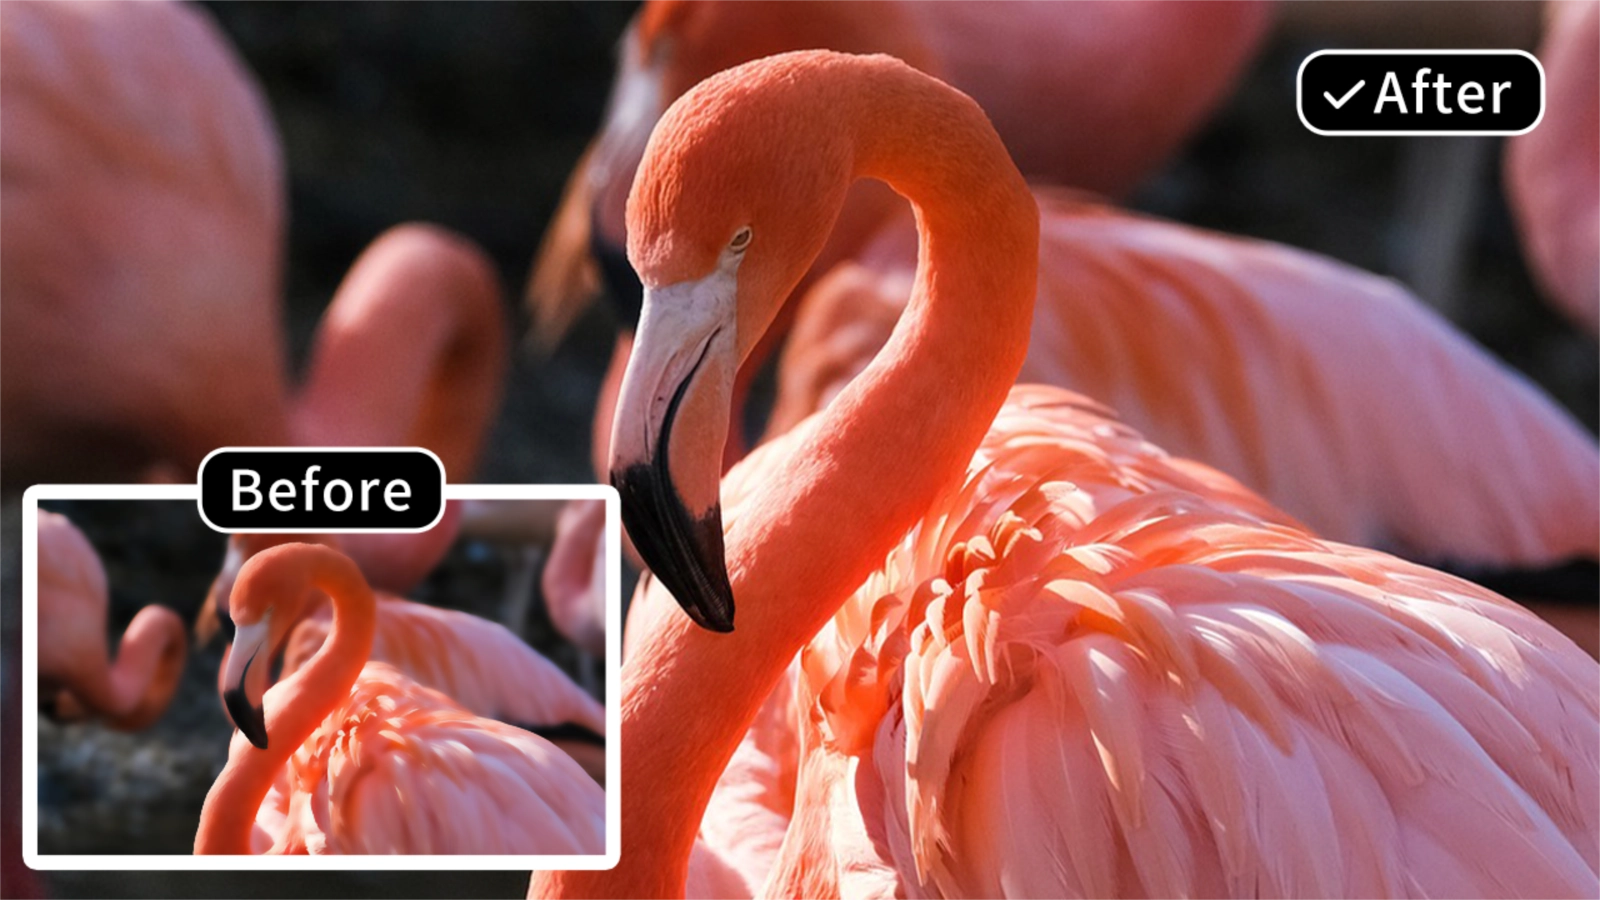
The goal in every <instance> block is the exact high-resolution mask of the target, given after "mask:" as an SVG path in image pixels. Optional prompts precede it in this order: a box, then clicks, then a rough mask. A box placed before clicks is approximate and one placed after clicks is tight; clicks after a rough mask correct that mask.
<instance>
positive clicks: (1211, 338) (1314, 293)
mask: <svg viewBox="0 0 1600 900" xmlns="http://www.w3.org/2000/svg"><path fill="white" fill-rule="evenodd" d="M1036 196H1037V198H1038V201H1039V208H1040V213H1041V244H1040V254H1039V259H1040V267H1039V282H1038V302H1037V304H1036V305H1035V308H1034V319H1033V327H1032V335H1031V338H1030V343H1029V347H1028V356H1027V360H1026V362H1025V363H1024V365H1023V368H1022V372H1021V374H1020V375H1019V381H1021V382H1024V383H1039V384H1056V385H1060V386H1063V387H1067V388H1071V389H1073V390H1076V391H1081V392H1084V393H1086V394H1088V395H1090V396H1093V397H1095V398H1097V399H1098V400H1100V401H1101V402H1103V403H1105V404H1107V405H1109V406H1110V407H1112V408H1113V409H1115V410H1117V412H1118V414H1119V417H1120V418H1121V419H1122V420H1123V421H1125V422H1127V423H1128V424H1130V425H1133V426H1134V427H1136V428H1138V429H1140V430H1141V431H1142V432H1143V433H1145V434H1148V435H1149V436H1150V437H1151V439H1152V440H1153V441H1155V442H1156V443H1157V444H1159V445H1160V446H1162V447H1163V448H1165V449H1167V450H1169V451H1171V452H1173V453H1175V454H1179V455H1182V456H1186V457H1190V458H1193V459H1196V460H1200V461H1203V462H1205V463H1207V464H1209V465H1212V466H1215V467H1216V468H1219V469H1221V470H1223V471H1225V472H1228V473H1229V474H1231V475H1233V476H1235V477H1237V478H1239V479H1240V480H1242V481H1243V482H1244V483H1246V484H1248V485H1249V486H1250V487H1251V488H1253V489H1255V490H1256V491H1258V492H1260V493H1261V494H1263V495H1265V496H1266V497H1268V498H1270V499H1271V500H1272V501H1273V502H1274V503H1275V504H1277V505H1278V506H1279V507H1280V508H1282V509H1283V510H1285V511H1286V512H1288V513H1290V514H1292V515H1294V516H1296V517H1297V518H1299V519H1300V520H1301V521H1303V522H1305V523H1306V524H1307V525H1309V526H1310V527H1311V528H1312V530H1313V531H1315V532H1316V533H1317V534H1320V535H1323V536H1326V537H1329V538H1333V539H1335V540H1339V541H1345V542H1349V543H1356V544H1363V545H1368V546H1376V547H1381V548H1384V549H1387V550H1390V551H1393V552H1396V553H1400V554H1402V555H1405V556H1408V557H1410V558H1414V559H1424V560H1430V561H1439V562H1454V563H1458V564H1461V563H1465V564H1474V565H1488V566H1539V565H1551V564H1555V563H1560V562H1562V561H1565V560H1567V559H1569V558H1580V559H1594V558H1596V556H1597V555H1600V508H1597V507H1596V506H1595V504H1594V503H1593V502H1592V498H1593V497H1594V496H1596V495H1600V451H1597V449H1596V447H1595V443H1594V440H1593V438H1591V437H1590V436H1589V435H1588V434H1587V433H1585V432H1584V430H1583V428H1582V427H1581V426H1580V425H1579V424H1578V423H1577V422H1576V421H1575V420H1573V418H1572V417H1571V416H1570V415H1569V414H1567V413H1566V412H1564V411H1563V410H1561V409H1560V408H1559V407H1557V406H1556V405H1555V404H1554V403H1553V402H1552V401H1551V400H1550V399H1549V398H1548V397H1546V396H1545V395H1544V394H1543V393H1542V392H1540V391H1539V390H1538V389H1537V388H1536V387H1535V386H1533V385H1532V384H1531V383H1529V382H1528V381H1527V379H1526V378H1524V377H1523V376H1522V375H1520V374H1519V373H1517V372H1515V371H1513V370H1511V369H1509V368H1508V367H1506V366H1505V365H1504V364H1502V363H1499V362H1497V361H1495V360H1494V359H1493V358H1491V357H1490V356H1489V355H1488V354H1487V353H1486V352H1484V351H1483V350H1482V349H1481V348H1479V347H1477V346H1476V345H1474V344H1473V343H1471V341H1469V340H1468V339H1467V338H1465V337H1464V336H1462V335H1461V334H1460V333H1459V332H1457V331H1456V330H1455V329H1453V328H1452V327H1451V326H1450V325H1449V324H1448V323H1446V322H1444V321H1443V320H1442V319H1440V318H1438V317H1437V316H1436V315H1434V314H1432V313H1431V312H1430V311H1429V310H1427V309H1426V308H1425V307H1424V305H1423V304H1421V303H1420V302H1419V301H1417V300H1416V298H1415V297H1412V296H1411V295H1410V294H1409V293H1408V292H1407V291H1406V290H1405V289H1404V288H1402V287H1401V286H1400V285H1398V284H1397V283H1395V282H1393V281H1389V280H1387V279H1383V278H1379V277H1377V276H1374V275H1370V274H1367V273H1365V272H1361V271H1359V270H1357V269H1354V268H1351V267H1349V266H1345V265H1341V264H1339V263H1337V262H1334V261H1332V260H1328V259H1325V258H1322V257H1319V256H1316V255H1314V254H1311V253H1306V252H1304V251H1300V250H1295V249H1293V248H1290V247H1285V246H1282V245H1278V244H1271V243H1268V242H1264V241H1253V240H1246V239H1241V238H1233V237H1227V236H1224V235H1219V234H1212V233H1208V232H1204V231H1200V230H1197V229H1193V228H1187V227H1185V226H1181V225H1177V224H1172V223H1167V222H1162V221H1159V220H1156V219H1150V218H1146V217H1143V216H1136V215H1131V214H1126V213H1120V212H1116V211H1113V210H1110V209H1106V208H1103V207H1099V206H1096V205H1093V204H1088V203H1084V202H1081V201H1078V200H1075V199H1073V198H1071V197H1068V196H1065V195H1062V194H1060V193H1053V192H1049V191H1043V192H1036ZM914 236H915V231H914V229H913V228H912V227H911V224H910V222H909V217H905V220H904V221H899V222H895V223H893V224H892V225H891V226H889V227H886V228H885V229H884V230H883V231H882V232H881V233H880V235H879V236H878V238H877V239H876V240H875V241H874V242H873V243H872V244H870V245H869V246H868V248H867V250H866V251H865V252H863V254H862V255H861V256H860V258H858V259H857V260H854V261H851V262H849V263H845V264H842V265H841V266H838V267H836V268H835V269H834V270H832V271H830V272H829V273H828V274H827V275H825V276H824V277H823V278H822V279H821V280H819V282H818V283H817V284H816V286H815V287H814V288H813V289H812V290H811V291H810V292H809V293H808V294H807V295H806V296H805V297H804V299H803V302H802V304H801V307H800V312H799V314H798V316H797V318H796V321H795V326H794V331H793V333H792V335H791V338H790V341H789V343H788V345H787V346H786V347H785V349H784V354H783V357H782V360H781V362H780V368H779V374H778V390H777V400H776V402H775V404H774V409H773V415H772V420H771V422H770V423H769V433H771V434H781V433H782V432H784V431H785V430H787V429H789V428H791V427H793V426H794V425H795V424H796V423H797V422H799V421H800V420H801V419H803V418H804V417H805V416H807V415H810V414H811V413H813V412H815V411H816V410H818V409H820V408H821V407H822V406H823V405H825V404H826V403H827V402H829V401H830V400H832V398H833V397H834V396H835V395H836V394H837V393H838V392H839V391H840V390H841V389H842V388H843V387H844V385H845V384H847V383H848V382H849V381H850V380H851V379H852V378H854V377H855V376H856V375H857V374H859V373H860V372H861V371H862V370H863V369H865V368H866V366H867V364H868V363H869V362H871V360H872V358H873V357H874V356H875V355H876V354H877V352H878V351H879V350H880V349H881V348H882V347H883V346H884V344H885V343H887V342H888V339H889V336H890V334H891V332H892V331H893V329H894V326H895V323H896V321H897V320H898V319H899V317H900V314H901V312H902V310H903V309H904V308H905V305H906V302H907V300H908V299H909V298H910V296H911V287H912V273H913V271H914V269H915V267H916V244H915V241H914ZM1400 385H1404V386H1405V388H1404V389H1403V390H1402V389H1399V386H1400Z"/></svg>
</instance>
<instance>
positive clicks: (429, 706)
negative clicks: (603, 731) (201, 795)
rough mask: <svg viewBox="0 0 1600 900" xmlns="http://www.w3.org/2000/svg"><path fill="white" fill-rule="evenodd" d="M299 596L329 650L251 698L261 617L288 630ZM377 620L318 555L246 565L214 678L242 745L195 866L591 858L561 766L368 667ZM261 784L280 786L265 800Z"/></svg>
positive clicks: (205, 823) (598, 816)
mask: <svg viewBox="0 0 1600 900" xmlns="http://www.w3.org/2000/svg"><path fill="white" fill-rule="evenodd" d="M312 592H322V593H324V594H326V595H327V596H328V597H329V599H330V601H331V604H332V609H333V618H332V621H331V623H330V627H329V630H328V633H327V640H326V641H325V642H323V643H322V644H321V645H320V647H319V649H318V650H317V652H316V654H315V655H314V656H313V657H312V658H311V659H310V660H308V661H307V662H306V664H305V666H304V667H303V668H302V669H300V670H298V671H297V672H296V673H294V674H291V675H289V676H288V677H287V678H286V679H285V680H284V681H283V682H281V683H280V684H278V685H277V686H275V687H273V688H272V689H271V690H266V691H265V696H263V689H264V683H265V671H266V668H265V666H262V667H258V668H255V672H256V673H258V674H255V675H253V676H251V677H248V678H247V677H246V676H247V674H249V673H250V671H251V669H252V660H255V659H256V658H257V657H258V655H261V654H266V653H270V652H271V643H272V638H273V632H274V630H275V624H276V623H274V622H273V620H272V615H273V613H275V612H278V611H282V612H285V613H288V614H289V616H290V618H291V619H292V618H293V611H292V610H291V609H289V608H288V607H290V606H293V605H294V604H298V603H301V602H303V598H304V597H306V596H307V595H308V594H309V593H312ZM377 608H378V606H377V601H376V599H375V598H374V596H373V593H372V590H371V589H370V588H369V587H368V586H367V584H366V581H365V579H363V578H362V577H361V572H360V569H359V568H357V566H356V565H355V564H354V563H353V562H351V560H350V559H349V557H346V556H344V555H343V554H341V553H339V552H338V551H336V550H333V549H331V548H328V547H324V546H319V545H315V544H286V545H282V546H278V547H273V548H270V549H267V550H264V551H262V552H261V553H259V554H258V555H256V556H255V557H253V558H252V559H251V560H250V561H249V562H247V563H246V564H245V566H244V567H243V569H242V570H241V571H240V573H239V580H238V583H237V590H236V591H235V592H234V596H233V610H234V614H235V616H236V621H237V624H238V630H237V648H238V652H236V653H235V654H233V655H232V656H231V657H230V662H229V663H228V665H227V666H226V668H225V670H224V671H225V678H226V679H227V682H228V684H229V686H230V689H229V692H228V709H229V713H230V715H231V716H232V717H233V719H234V721H235V723H236V724H238V726H239V729H240V731H239V733H238V734H237V735H236V736H235V738H234V741H233V745H232V747H231V748H230V751H229V759H228V766H227V767H226V768H225V769H223V771H222V774H221V775H219V776H218V777H217V782H216V784H215V786H214V787H213V788H212V791H211V793H210V794H209V795H208V796H207V797H206V804H205V808H204V810H203V811H202V812H201V815H200V828H199V831H198V832H197V833H196V835H195V852H196V853H250V852H255V853H261V852H271V853H295V852H309V853H405V854H417V853H489V854H503V853H525V854H531V853H600V852H603V850H604V844H605V838H604V834H605V813H604V795H603V794H602V793H601V791H600V788H599V787H598V786H597V785H596V784H595V783H594V782H593V781H591V780H590V779H589V777H588V776H587V775H585V774H584V772H583V770H582V769H580V768H579V767H578V765H577V764H576V763H574V762H573V761H572V760H571V758H569V757H568V756H567V755H566V754H564V753H562V752H561V751H559V750H557V749H556V748H555V747H553V746H552V745H550V744H549V743H548V742H546V741H544V740H543V739H542V738H539V737H538V736H536V735H533V734H531V733H529V732H526V731H524V730H522V729H519V728H513V727H511V726H507V725H503V724H501V723H499V722H495V721H493V720H489V719H480V718H477V717H475V716H473V715H472V714H471V713H469V712H468V711H467V710H465V709H463V708H462V707H460V706H458V705H457V704H455V703H454V702H452V701H451V700H450V699H449V698H448V697H446V696H445V695H443V694H441V693H439V692H437V691H432V690H428V689H426V688H423V687H421V686H420V685H417V684H416V683H415V682H412V681H411V680H410V679H408V678H406V677H405V676H404V675H402V674H401V673H400V672H399V671H398V670H396V669H394V668H392V667H390V666H387V665H384V664H381V663H374V664H369V663H367V657H368V654H369V652H370V650H371V648H372V645H373V640H374V634H375V631H376V628H377V619H378V615H377ZM530 687H531V686H530ZM400 760H406V762H401V761H400ZM274 782H281V783H282V784H284V785H286V790H285V791H284V792H283V793H281V794H280V795H279V796H278V797H276V798H275V797H271V796H269V793H270V792H271V790H272V787H273V785H274ZM280 801H281V803H280ZM264 805H265V807H266V808H265V809H263V806H264ZM262 821H266V822H269V823H273V824H278V825H279V826H280V828H279V830H277V831H276V833H270V832H269V831H268V830H267V829H264V828H261V827H259V826H258V824H257V823H259V822H262ZM263 844H266V846H265V847H263V846H262V845H263Z"/></svg>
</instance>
